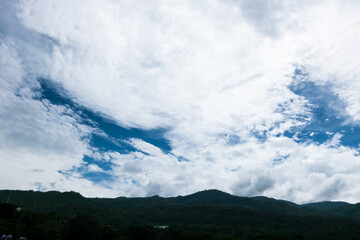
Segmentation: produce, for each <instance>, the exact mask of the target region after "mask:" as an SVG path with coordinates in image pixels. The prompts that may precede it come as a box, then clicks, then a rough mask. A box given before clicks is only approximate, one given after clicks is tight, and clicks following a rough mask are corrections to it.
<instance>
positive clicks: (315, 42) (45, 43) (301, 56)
mask: <svg viewBox="0 0 360 240" xmlns="http://www.w3.org/2000/svg"><path fill="white" fill-rule="evenodd" d="M16 3H17V4H16V7H15V6H14V5H13V4H10V2H9V1H4V2H3V3H2V5H3V6H5V7H4V9H8V11H4V12H7V15H6V16H7V18H6V19H11V21H10V20H6V19H5V18H4V17H3V18H0V19H2V20H3V23H2V24H1V28H0V30H1V31H2V33H3V35H4V36H2V37H3V38H2V39H3V42H6V43H4V44H3V45H1V46H0V47H1V48H0V51H2V52H3V53H4V54H2V55H0V64H1V65H0V67H1V69H0V70H2V71H1V72H2V75H1V82H0V84H1V85H0V86H1V88H2V91H1V92H0V93H1V94H2V95H1V99H2V100H3V99H4V100H6V102H5V104H3V105H2V106H1V108H0V119H2V120H1V121H2V123H3V124H7V128H6V129H3V130H1V132H0V133H1V136H0V138H1V139H2V141H3V142H4V144H3V146H2V151H4V152H6V155H3V156H6V157H4V158H3V159H4V160H3V161H4V163H5V162H7V164H8V166H9V167H11V166H13V167H14V168H15V167H16V168H19V169H22V168H21V166H26V165H27V163H29V162H31V163H34V164H35V165H36V164H38V165H39V166H36V168H35V167H34V169H35V170H36V169H39V170H41V169H43V166H44V164H47V163H48V162H50V161H52V162H54V164H51V166H52V167H51V168H49V169H53V170H51V171H52V173H54V174H52V175H51V174H48V172H49V171H50V170H47V171H45V173H46V174H45V173H44V174H42V172H41V171H38V170H36V171H37V172H38V173H39V174H37V175H36V176H37V177H38V178H40V177H41V176H43V177H41V179H37V180H36V181H37V182H46V181H47V180H46V178H49V180H48V186H50V182H53V183H54V184H53V185H52V186H53V188H55V189H65V188H66V187H68V185H67V184H68V183H69V182H70V180H71V181H75V182H76V184H74V189H75V188H76V190H79V191H80V192H82V193H85V194H89V195H91V196H94V195H96V191H93V190H89V188H88V187H89V186H94V188H95V189H97V190H99V194H105V195H106V196H110V195H111V196H116V195H128V196H139V195H151V194H162V195H167V196H168V195H177V194H185V193H191V192H193V191H197V190H201V189H204V188H219V189H222V190H225V191H229V192H233V193H236V194H241V195H257V194H265V195H268V196H272V197H278V198H285V199H289V200H294V201H297V202H307V201H314V200H322V199H343V200H349V201H358V199H359V198H360V195H359V193H357V192H353V193H351V191H350V188H349V186H350V185H349V183H350V182H351V181H353V179H354V178H355V176H356V174H357V173H358V170H357V168H356V164H357V162H358V161H359V160H358V157H357V153H356V152H355V150H352V149H349V148H344V147H343V146H341V145H339V138H340V135H338V134H335V135H334V136H336V137H334V138H333V139H332V141H329V142H327V143H325V144H322V145H315V144H305V143H296V142H295V141H293V140H291V139H288V138H285V137H281V136H280V137H275V136H278V135H279V134H280V135H281V134H282V133H284V131H286V130H288V129H289V128H291V127H292V126H296V125H299V124H303V122H302V121H299V120H298V119H297V116H298V115H299V114H300V115H306V116H309V109H308V108H307V107H306V106H307V105H306V104H307V102H306V99H304V98H303V97H299V96H297V95H295V94H294V93H293V92H291V91H290V90H289V88H288V85H289V84H290V83H291V81H292V76H293V73H294V70H295V66H296V65H299V66H304V67H305V69H306V71H308V72H309V74H310V75H309V79H310V80H311V81H314V82H315V83H316V84H329V85H330V87H331V88H332V91H333V92H334V93H335V94H337V95H338V96H339V97H340V99H342V100H343V101H344V102H345V103H346V111H347V113H348V114H349V115H350V116H351V117H352V120H354V121H355V122H358V120H359V119H360V114H359V113H360V105H359V102H360V101H359V97H358V96H360V94H359V91H360V85H359V81H358V79H357V78H358V76H359V67H358V66H359V63H358V60H357V59H358V57H357V56H358V55H359V50H360V49H359V46H360V45H359V44H358V41H357V39H358V38H359V29H360V28H359V27H358V22H359V20H360V19H359V15H358V10H359V5H358V3H356V1H318V2H317V3H316V4H314V3H313V1H303V2H302V3H299V2H298V1H247V0H246V1H245V0H244V1H240V2H236V1H216V0H211V1H196V2H194V1H147V2H143V1H133V2H130V3H129V2H126V1H120V2H116V1H110V0H96V1H91V2H88V1H83V0H78V1H55V0H50V1H49V0H48V1H45V0H31V1H18V2H16ZM15 11H16V14H17V15H16V17H17V18H16V17H15V15H14V14H15V13H14V12H15ZM10 13H12V15H11V14H10ZM3 16H5V15H3ZM17 19H19V20H17ZM21 24H23V25H21ZM12 25H13V26H12ZM15 26H16V29H18V30H17V31H11V29H12V28H11V27H15ZM9 46H11V47H9ZM25 76H26V77H28V76H32V77H34V76H35V77H36V76H45V77H48V78H51V79H52V80H53V81H55V82H57V83H61V84H62V86H63V87H64V88H65V89H66V90H67V91H69V93H70V94H71V96H72V97H73V98H74V99H75V100H76V101H77V102H78V103H80V104H83V105H84V106H86V107H88V108H90V109H92V110H94V111H99V112H101V113H103V114H106V115H107V116H110V117H111V118H112V119H113V120H115V121H116V122H117V123H119V124H121V125H123V126H130V127H138V128H142V129H151V128H156V127H165V128H169V129H170V130H169V132H168V133H167V135H166V137H167V138H168V139H169V141H170V144H171V147H172V151H171V154H166V153H163V152H162V150H161V149H159V148H157V147H156V146H153V145H151V144H150V143H147V142H145V141H143V140H141V139H131V140H130V142H129V143H130V144H131V145H132V146H133V147H135V148H137V149H138V150H139V151H141V152H142V153H141V152H133V153H129V154H119V153H103V154H101V153H98V155H99V156H98V158H99V159H101V158H104V159H106V161H112V162H113V163H114V164H116V167H114V169H113V170H112V174H113V176H114V178H115V179H116V180H115V183H116V184H115V183H114V184H113V185H111V187H110V188H112V189H109V188H106V187H104V186H105V185H101V184H99V185H92V183H90V182H89V181H86V180H83V179H80V178H75V177H76V176H70V177H68V178H67V179H65V178H64V176H62V175H61V174H59V173H57V172H56V171H57V170H59V169H65V170H68V169H71V168H72V167H76V166H80V165H81V164H82V157H83V155H84V154H87V153H88V151H90V150H89V146H88V143H87V142H86V141H84V139H83V136H85V135H86V134H89V131H91V130H89V129H86V127H84V126H82V125H81V124H78V123H77V120H76V117H69V116H68V115H65V114H63V113H64V112H65V111H68V110H66V109H65V108H63V107H59V106H53V105H51V104H49V103H46V102H39V101H36V100H34V99H32V98H31V96H32V94H34V92H33V91H32V88H31V87H30V88H29V87H28V86H29V84H35V85H36V83H33V82H31V81H28V82H24V80H23V77H25ZM20 86H22V87H20ZM33 87H34V86H33ZM18 89H22V90H21V91H22V93H21V95H22V96H23V97H18V96H15V95H14V92H15V91H18ZM10 109H11V110H10ZM14 109H15V110H14ZM11 113H12V114H11ZM310 120H311V118H310V117H309V119H307V121H310ZM25 123H31V124H25ZM254 133H257V134H263V135H264V137H265V136H266V137H267V139H266V140H264V141H260V140H259V139H257V138H256V137H254ZM224 136H225V137H224ZM226 136H236V138H238V139H239V141H238V142H236V143H234V144H229V137H226ZM11 137H13V139H14V140H13V141H11V139H12V138H11ZM5 138H6V140H5ZM264 139H265V138H264ZM69 141H70V142H69ZM15 150H19V151H18V154H20V153H22V152H23V154H25V153H26V154H27V153H28V154H27V155H26V157H25V158H24V159H23V160H21V161H20V160H18V161H15V163H14V165H12V164H11V162H12V161H13V160H14V156H15V155H12V153H13V152H14V151H15ZM62 153H65V154H62ZM47 156H49V157H47ZM175 156H176V157H183V158H185V159H187V160H189V161H184V162H178V161H177V159H176V157H175ZM285 156H286V157H285ZM17 157H18V158H21V157H20V155H19V156H17ZM278 158H282V160H281V162H280V163H278V164H275V165H274V164H273V160H274V159H278ZM10 159H11V161H10ZM22 161H23V162H22ZM340 163H341V164H340ZM31 169H32V168H31ZM88 170H89V171H92V172H99V171H101V169H99V168H97V167H96V165H90V166H89V169H88ZM21 171H23V173H26V174H28V175H29V176H32V173H31V171H30V168H23V170H21ZM51 171H50V172H51ZM40 173H41V174H40ZM21 174H22V173H21ZM50 175H51V176H50ZM78 177H79V176H78ZM12 179H13V180H12V182H13V185H11V186H14V187H16V186H23V187H26V186H28V185H21V184H23V183H21V184H20V182H21V181H20V180H19V178H18V177H16V176H13V177H12ZM50 179H52V180H50ZM31 182H34V181H31ZM355 183H357V181H355ZM19 184H20V185H19ZM104 184H105V183H104ZM9 186H10V185H6V184H5V185H4V186H3V187H9ZM75 186H76V187H75ZM85 186H86V187H85ZM117 186H118V187H117ZM101 189H102V190H101Z"/></svg>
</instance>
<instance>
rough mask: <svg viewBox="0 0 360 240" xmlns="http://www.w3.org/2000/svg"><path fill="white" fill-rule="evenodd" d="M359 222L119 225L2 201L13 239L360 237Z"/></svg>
mask: <svg viewBox="0 0 360 240" xmlns="http://www.w3.org/2000/svg"><path fill="white" fill-rule="evenodd" d="M308 220H311V219H307V221H308ZM324 220H325V221H326V219H324ZM298 224H299V225H301V224H303V223H301V222H299V223H298ZM307 224H309V223H307ZM310 224H311V222H310ZM312 224H318V223H316V222H313V223H312ZM340 224H341V222H340ZM358 226H359V225H354V226H350V225H343V226H342V225H340V226H339V228H338V229H341V231H340V232H334V231H336V229H334V231H332V230H331V229H321V228H319V229H318V231H317V232H313V231H312V232H306V231H305V232H302V231H297V232H294V231H293V230H289V229H286V228H283V229H280V228H279V229H276V228H269V226H263V227H262V229H259V228H257V229H254V230H251V229H243V228H241V226H237V227H235V226H233V227H231V228H217V227H215V226H205V225H177V226H169V227H168V228H165V229H160V228H154V226H152V225H143V226H129V227H118V226H114V225H110V224H108V223H105V222H102V221H101V220H99V219H97V218H95V217H93V216H92V215H89V214H78V215H61V214H58V213H34V212H31V211H27V210H23V209H20V208H18V207H16V206H14V205H11V204H7V203H1V204H0V234H4V233H5V234H12V235H13V237H14V239H17V238H18V237H21V236H23V237H26V238H27V239H29V240H35V239H36V240H49V239H51V240H65V239H66V240H84V239H86V240H109V239H114V240H184V239H186V240H202V239H206V240H255V239H259V240H260V239H264V240H265V239H269V240H275V239H276V240H282V239H290V240H291V239H297V240H302V239H303V240H305V239H306V240H311V239H320V240H321V239H324V240H325V239H359V234H358V233H357V231H354V229H352V227H358ZM343 227H345V228H343ZM346 228H348V229H346ZM299 229H300V228H299Z"/></svg>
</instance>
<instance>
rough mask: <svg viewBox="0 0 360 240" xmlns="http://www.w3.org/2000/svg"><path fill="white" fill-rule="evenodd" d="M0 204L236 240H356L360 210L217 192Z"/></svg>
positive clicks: (13, 196) (8, 194)
mask: <svg viewBox="0 0 360 240" xmlns="http://www.w3.org/2000/svg"><path fill="white" fill-rule="evenodd" d="M0 203H10V204H13V205H15V206H19V207H21V208H23V209H25V210H26V211H31V212H34V214H47V213H53V214H56V215H59V216H63V217H65V218H74V217H76V216H81V215H84V214H85V215H90V216H92V217H94V218H96V219H97V220H98V221H99V222H101V223H104V224H110V226H114V227H115V228H120V229H122V228H132V227H135V226H138V227H143V228H144V227H146V226H154V225H155V226H158V225H160V226H170V227H171V229H181V231H185V230H186V231H190V232H194V231H195V232H196V231H204V232H207V233H211V234H215V233H216V234H220V233H221V234H223V233H224V234H229V235H230V236H236V237H239V239H242V237H244V236H248V237H249V236H252V235H253V234H254V233H256V234H260V235H261V236H267V235H269V234H270V235H269V236H277V238H275V239H281V238H280V237H279V236H280V235H281V236H287V237H286V238H284V239H291V238H292V237H294V236H298V238H297V239H323V237H325V238H324V239H351V238H353V239H360V232H359V231H358V229H360V205H357V204H349V203H344V202H321V203H311V204H305V205H297V204H295V203H291V202H288V201H283V200H276V199H272V198H266V197H252V198H248V197H238V196H233V195H230V194H228V193H224V192H221V191H218V190H205V191H201V192H197V193H194V194H191V195H188V196H178V197H170V198H163V197H159V196H152V197H146V198H126V197H119V198H85V197H83V196H81V195H80V194H78V193H75V192H64V193H60V192H55V191H51V192H34V191H15V190H14V191H12V190H2V191H0ZM260 235H259V236H260ZM290 236H291V237H290ZM345 237H346V238H345ZM244 239H245V238H244ZM254 239H256V238H254ZM264 239H268V238H264ZM269 239H270V238H269Z"/></svg>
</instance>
